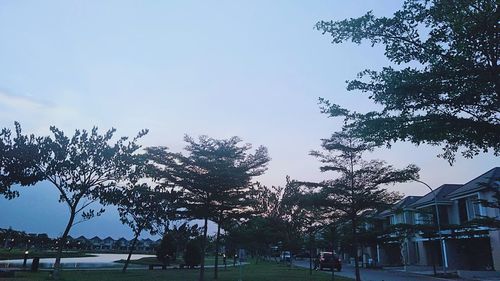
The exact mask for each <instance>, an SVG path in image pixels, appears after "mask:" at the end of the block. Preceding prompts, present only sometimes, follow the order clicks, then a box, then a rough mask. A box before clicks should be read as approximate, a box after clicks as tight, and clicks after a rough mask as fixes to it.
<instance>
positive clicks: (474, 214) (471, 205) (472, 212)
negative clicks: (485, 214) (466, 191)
mask: <svg viewBox="0 0 500 281" xmlns="http://www.w3.org/2000/svg"><path fill="white" fill-rule="evenodd" d="M477 200H478V197H477V195H474V196H470V197H467V214H468V219H469V220H472V219H475V218H478V217H480V216H481V211H480V210H479V202H478V201H477Z"/></svg>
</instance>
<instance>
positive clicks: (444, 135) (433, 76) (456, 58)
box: [316, 0, 500, 164]
mask: <svg viewBox="0 0 500 281" xmlns="http://www.w3.org/2000/svg"><path fill="white" fill-rule="evenodd" d="M499 11H500V8H499V5H498V1H497V0H478V1H469V0H455V1H448V0H431V1H419V0H406V1H405V2H404V5H403V8H402V9H401V10H399V11H397V12H396V13H395V14H394V15H393V16H392V17H389V18H387V17H381V18H377V17H375V16H374V15H373V14H372V13H371V12H368V13H366V14H365V15H364V16H361V17H359V18H354V19H347V20H342V21H336V22H334V21H320V22H318V23H317V24H316V28H317V29H318V30H321V31H322V32H323V34H325V33H327V34H330V35H331V36H332V38H333V41H332V43H334V44H339V43H342V42H345V41H351V42H353V43H356V44H361V43H362V42H363V41H365V40H366V41H369V42H370V43H371V44H372V46H373V45H376V44H382V45H384V46H385V56H386V57H387V58H388V59H389V61H390V62H391V63H394V64H396V65H398V66H399V65H401V67H393V66H388V67H384V68H383V69H382V70H381V71H373V70H364V71H362V72H361V73H360V74H359V75H358V79H356V80H353V81H350V82H348V85H347V90H349V91H352V90H358V91H361V92H367V93H369V98H370V99H372V100H373V101H374V102H375V103H377V104H379V105H381V106H382V107H383V108H382V109H381V110H380V111H372V112H368V113H358V112H350V111H349V110H346V109H343V108H341V107H340V106H339V105H336V104H332V103H330V102H329V101H327V100H324V99H321V103H323V108H322V109H323V111H324V112H325V113H328V114H330V115H331V116H344V117H345V118H346V122H347V123H346V125H345V128H346V129H349V130H350V132H351V133H353V134H354V135H355V136H357V137H360V138H362V139H364V140H365V141H376V142H380V143H386V144H388V145H389V144H390V143H392V142H395V141H399V140H400V141H410V142H412V143H415V144H421V143H428V144H431V145H442V146H443V151H444V152H443V153H442V154H441V155H440V156H441V157H444V158H445V159H447V160H448V161H449V162H450V164H451V163H453V161H454V159H455V154H456V153H457V151H458V150H459V149H460V148H461V147H463V148H465V149H464V150H463V151H462V154H463V155H464V156H465V157H470V158H471V157H473V156H474V155H477V154H478V153H480V152H481V151H482V152H487V151H489V150H490V149H491V150H492V151H493V152H494V154H495V155H499V154H500V138H499V133H498V132H500V110H499V109H500V66H499V61H500V57H499V56H500V44H498V41H499V38H500V26H499V22H500V13H499Z"/></svg>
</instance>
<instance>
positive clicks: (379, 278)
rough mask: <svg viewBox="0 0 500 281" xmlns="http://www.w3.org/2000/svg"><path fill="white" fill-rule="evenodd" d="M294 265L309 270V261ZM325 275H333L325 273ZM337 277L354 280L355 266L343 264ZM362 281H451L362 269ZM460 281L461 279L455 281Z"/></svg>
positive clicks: (411, 274) (396, 272)
mask: <svg viewBox="0 0 500 281" xmlns="http://www.w3.org/2000/svg"><path fill="white" fill-rule="evenodd" d="M294 265H296V266H299V267H305V268H309V260H296V261H294ZM325 274H331V273H330V272H329V271H325ZM335 275H340V276H344V277H349V278H353V279H354V277H355V276H354V266H351V265H348V264H343V265H342V271H341V272H335ZM361 280H362V281H436V280H449V279H442V278H435V277H432V276H424V275H420V274H414V273H407V272H401V271H389V270H380V269H365V268H362V269H361ZM454 280H459V279H454Z"/></svg>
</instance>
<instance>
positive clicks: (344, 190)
mask: <svg viewBox="0 0 500 281" xmlns="http://www.w3.org/2000/svg"><path fill="white" fill-rule="evenodd" d="M322 147H323V149H324V150H325V152H319V151H313V152H311V155H313V156H315V157H317V158H319V159H320V161H321V163H322V164H323V166H321V171H322V172H327V171H330V172H335V173H336V174H337V177H335V178H334V179H331V180H325V181H322V182H320V183H304V182H303V183H302V184H303V185H305V186H308V187H309V188H311V190H312V191H314V192H316V193H318V194H319V195H320V196H319V198H322V199H321V200H320V201H317V202H316V204H318V205H321V206H324V208H331V211H332V212H336V213H338V214H339V215H340V217H339V218H340V219H342V220H344V221H346V222H348V223H350V225H351V231H352V237H353V248H354V255H355V269H356V280H358V281H359V280H360V275H359V262H358V253H357V248H358V241H357V234H358V228H359V227H360V226H361V223H362V222H363V220H364V218H365V214H366V212H367V211H370V210H377V209H378V210H382V209H385V208H387V207H388V206H389V205H391V204H393V203H394V202H396V201H397V200H398V199H399V195H398V194H396V193H393V192H389V191H387V190H386V189H385V188H383V187H382V186H383V185H386V184H391V183H398V182H405V181H409V180H411V179H415V178H418V171H419V169H418V168H417V167H416V166H414V165H409V166H408V167H406V168H404V169H400V170H399V169H395V168H393V167H392V166H390V165H387V164H386V163H385V162H384V161H381V160H370V161H367V160H363V159H362V155H363V153H364V152H367V151H371V150H372V149H374V147H376V146H375V144H374V143H370V142H364V141H362V140H360V139H357V138H355V137H352V136H350V135H349V134H347V133H345V132H338V133H334V134H333V135H332V137H331V138H329V139H325V140H323V144H322Z"/></svg>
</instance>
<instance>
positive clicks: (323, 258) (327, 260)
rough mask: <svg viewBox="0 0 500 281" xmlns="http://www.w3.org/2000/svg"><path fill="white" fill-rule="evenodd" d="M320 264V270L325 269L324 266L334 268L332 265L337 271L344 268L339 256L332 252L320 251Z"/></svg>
mask: <svg viewBox="0 0 500 281" xmlns="http://www.w3.org/2000/svg"><path fill="white" fill-rule="evenodd" d="M318 266H319V270H323V268H329V269H332V267H333V268H334V269H336V270H337V271H341V270H342V264H341V263H340V259H339V257H338V256H337V255H335V254H333V253H332V252H321V253H319V257H318Z"/></svg>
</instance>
